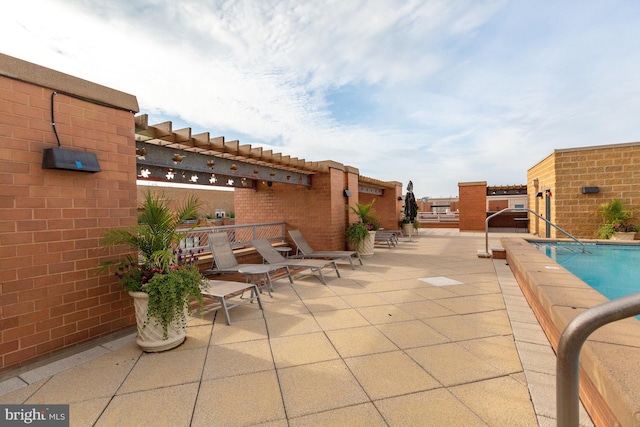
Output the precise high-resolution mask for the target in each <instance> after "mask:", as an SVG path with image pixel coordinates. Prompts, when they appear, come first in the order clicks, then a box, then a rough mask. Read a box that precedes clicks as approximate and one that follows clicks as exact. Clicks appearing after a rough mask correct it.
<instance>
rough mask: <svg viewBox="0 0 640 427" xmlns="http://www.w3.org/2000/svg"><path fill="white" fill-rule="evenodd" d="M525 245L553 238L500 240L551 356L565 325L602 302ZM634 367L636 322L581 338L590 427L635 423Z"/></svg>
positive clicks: (639, 406)
mask: <svg viewBox="0 0 640 427" xmlns="http://www.w3.org/2000/svg"><path fill="white" fill-rule="evenodd" d="M530 241H544V242H550V241H558V240H557V239H553V240H550V239H539V238H536V239H526V240H525V239H524V238H514V237H507V238H503V239H501V243H502V247H503V248H504V250H505V251H506V257H507V263H508V264H509V266H510V268H511V270H512V272H513V274H514V276H515V278H516V281H517V282H518V284H519V286H520V288H521V290H522V292H523V294H524V296H525V298H526V299H527V301H528V302H529V305H530V306H531V308H532V310H533V312H534V313H535V315H536V317H537V319H538V322H539V323H540V325H541V326H542V329H543V330H544V332H545V334H546V335H547V338H548V339H549V342H550V343H551V346H552V347H553V349H554V351H556V352H557V346H558V341H559V339H560V335H561V333H562V331H564V329H565V327H566V326H567V324H568V323H569V322H570V321H571V320H572V319H573V318H574V317H575V316H577V315H578V314H579V313H581V312H583V311H585V310H587V309H589V308H591V307H593V306H595V305H598V304H601V303H604V302H607V301H608V299H607V298H606V297H605V296H604V295H602V294H600V293H599V292H598V291H596V290H595V289H593V288H592V287H590V286H589V285H587V284H586V283H585V282H584V281H582V280H581V279H579V278H578V277H576V276H575V275H573V274H572V273H571V272H569V271H568V270H567V269H565V268H564V267H562V266H561V265H559V264H557V263H556V262H555V261H554V260H552V259H551V258H549V257H547V256H546V255H545V254H544V253H542V252H540V251H539V250H538V249H536V248H535V247H534V246H533V245H532V244H531V243H529V242H530ZM598 243H600V242H598ZM611 243H613V242H611ZM617 243H618V241H616V244H617ZM638 366H640V322H638V320H637V319H635V318H630V319H625V320H621V321H618V322H614V323H612V324H609V325H606V326H604V327H602V328H600V329H599V330H597V331H596V332H594V333H593V334H592V335H591V336H590V337H589V339H587V341H586V342H585V344H584V346H583V347H582V351H581V352H580V398H581V400H582V402H583V404H584V406H585V408H586V410H587V412H589V415H590V416H591V418H592V420H593V422H594V424H595V425H598V426H599V425H637V424H638V423H640V376H639V375H637V372H636V373H635V375H634V372H633V369H636V370H637V367H638Z"/></svg>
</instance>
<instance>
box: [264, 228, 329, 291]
mask: <svg viewBox="0 0 640 427" xmlns="http://www.w3.org/2000/svg"><path fill="white" fill-rule="evenodd" d="M251 244H252V245H253V246H254V247H255V248H256V250H257V251H258V253H259V254H260V255H262V258H264V260H265V261H266V262H267V263H269V264H270V265H273V266H274V267H276V266H279V267H280V268H282V267H283V266H286V267H294V268H302V269H305V270H306V269H309V270H311V272H314V271H315V272H317V273H318V279H320V281H321V282H322V283H323V284H324V285H326V284H327V282H326V281H325V279H324V275H323V274H322V269H323V268H325V267H330V268H333V269H334V270H335V272H336V274H337V275H338V277H340V272H339V271H338V265H337V264H336V262H335V260H320V259H292V258H285V257H283V256H282V255H280V253H278V251H277V250H275V249H274V248H273V246H271V242H269V240H267V239H257V240H252V241H251Z"/></svg>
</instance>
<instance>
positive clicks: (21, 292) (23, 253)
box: [0, 57, 136, 372]
mask: <svg viewBox="0 0 640 427" xmlns="http://www.w3.org/2000/svg"><path fill="white" fill-rule="evenodd" d="M3 58H4V57H0V60H1V59H3ZM4 65H5V64H4V63H1V61H0V148H1V149H0V183H2V185H0V265H1V266H2V267H1V268H0V372H3V371H6V370H8V369H11V368H15V367H18V366H21V365H22V364H25V363H27V362H30V361H34V360H37V359H39V358H42V357H44V356H47V355H50V354H51V353H53V352H55V351H59V350H61V349H65V348H68V347H71V346H74V345H76V344H78V343H82V342H85V341H88V340H91V339H93V338H96V337H100V336H103V335H105V334H109V333H111V332H114V331H117V330H120V329H123V328H125V327H128V326H130V325H133V324H135V318H134V313H133V307H132V303H131V300H130V298H129V297H128V295H127V294H126V293H125V292H123V291H122V290H121V289H120V287H119V286H118V284H117V283H116V282H115V280H114V279H115V277H111V276H107V275H97V274H96V269H97V267H98V265H99V262H100V261H101V260H104V259H105V258H104V257H105V255H106V253H105V251H104V249H103V248H100V246H99V240H100V239H101V237H102V236H103V235H104V232H105V230H107V229H109V228H112V227H127V226H130V225H133V224H135V221H136V185H135V176H136V175H135V174H136V167H135V143H134V118H133V117H134V115H133V113H132V112H129V111H123V110H120V109H118V108H110V107H105V106H102V105H96V104H95V103H92V102H87V101H83V100H79V99H76V98H73V97H69V96H66V95H64V94H59V95H57V96H56V97H55V115H56V116H55V122H56V127H57V130H58V134H59V137H60V141H61V145H62V147H63V148H68V149H74V150H79V151H85V150H86V151H90V152H92V153H95V154H96V155H97V158H98V161H99V163H100V167H101V169H102V171H101V172H98V173H95V174H91V173H86V172H76V171H62V170H49V169H42V167H41V162H42V153H43V149H44V148H50V147H55V146H56V145H57V142H56V139H55V136H54V133H53V130H52V126H51V111H50V106H51V95H52V92H53V90H52V89H47V88H45V87H42V86H39V85H35V84H31V83H28V82H26V81H23V80H16V79H14V78H9V77H7V76H4V75H2V69H3V67H4ZM27 68H29V67H28V65H27ZM36 68H37V67H36ZM40 71H41V70H40V68H38V76H40V77H42V75H43V74H46V72H44V73H43V72H40ZM49 71H50V72H51V70H49ZM52 73H53V72H52ZM58 77H60V76H58ZM60 79H61V80H62V81H66V82H67V83H68V87H69V88H72V87H73V83H74V81H78V80H79V79H75V80H73V79H72V78H70V77H69V76H66V77H64V76H62V77H60ZM82 82H84V81H82ZM78 84H80V83H78ZM80 85H81V86H83V87H85V88H86V87H91V85H90V84H88V83H87V82H84V83H82V84H80ZM63 86H64V85H63ZM95 91H96V92H95V93H96V94H97V95H98V96H100V93H101V92H104V91H106V89H105V88H103V87H97V85H96V88H95ZM116 98H117V97H116Z"/></svg>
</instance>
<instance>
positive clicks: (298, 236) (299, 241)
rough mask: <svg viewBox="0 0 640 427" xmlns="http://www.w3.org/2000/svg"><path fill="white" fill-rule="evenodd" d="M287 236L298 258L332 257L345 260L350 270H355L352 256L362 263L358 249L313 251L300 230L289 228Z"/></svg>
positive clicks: (336, 259) (335, 259)
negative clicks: (294, 247) (291, 241)
mask: <svg viewBox="0 0 640 427" xmlns="http://www.w3.org/2000/svg"><path fill="white" fill-rule="evenodd" d="M289 236H290V237H291V240H293V243H295V245H296V251H297V252H296V256H298V257H300V258H322V259H332V260H334V261H338V260H346V261H349V264H351V269H352V270H355V267H354V265H353V258H356V259H357V260H358V261H360V265H364V264H363V263H362V258H360V253H359V252H358V251H314V250H313V248H312V247H311V245H310V244H309V243H307V240H306V239H305V238H304V236H303V235H302V233H301V232H300V230H289Z"/></svg>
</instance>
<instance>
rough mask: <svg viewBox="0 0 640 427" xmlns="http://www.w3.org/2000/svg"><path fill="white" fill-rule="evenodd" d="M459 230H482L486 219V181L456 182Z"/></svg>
mask: <svg viewBox="0 0 640 427" xmlns="http://www.w3.org/2000/svg"><path fill="white" fill-rule="evenodd" d="M458 191H459V193H458V194H459V198H460V201H459V202H458V209H459V210H460V215H459V219H460V222H459V228H460V231H484V229H485V220H486V219H487V183H486V181H480V182H460V183H458Z"/></svg>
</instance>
